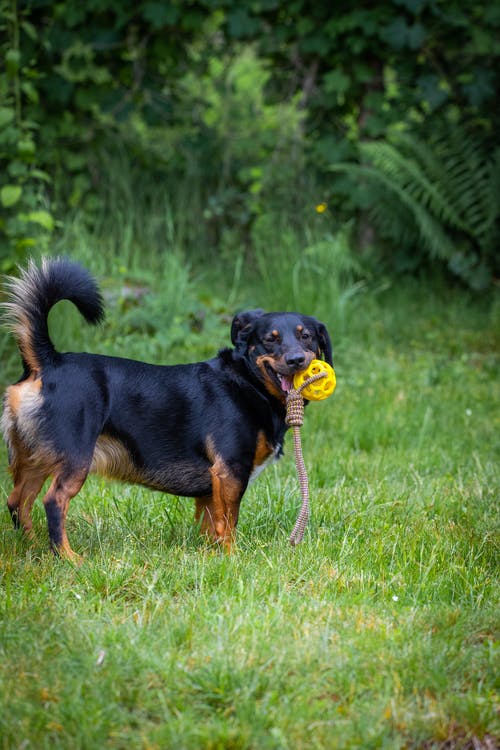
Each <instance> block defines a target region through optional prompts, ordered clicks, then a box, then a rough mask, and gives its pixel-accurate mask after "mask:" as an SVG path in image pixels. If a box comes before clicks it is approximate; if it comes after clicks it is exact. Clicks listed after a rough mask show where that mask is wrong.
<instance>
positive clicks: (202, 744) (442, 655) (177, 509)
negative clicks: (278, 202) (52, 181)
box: [0, 227, 500, 750]
mask: <svg viewBox="0 0 500 750" xmlns="http://www.w3.org/2000/svg"><path fill="white" fill-rule="evenodd" d="M68 231H69V230H68ZM72 231H73V234H72V235H71V236H70V237H69V236H68V235H67V236H66V238H65V239H66V247H71V248H72V250H71V254H72V255H73V256H74V257H76V258H79V259H81V260H82V261H83V262H84V263H86V264H87V265H89V266H90V267H91V268H92V269H93V270H94V271H95V272H96V274H97V275H98V276H99V278H100V280H101V283H102V286H103V289H104V294H105V297H106V301H107V308H108V318H107V322H106V323H105V324H104V325H103V326H102V328H100V329H97V330H90V329H88V328H87V327H86V326H85V325H83V324H82V323H81V322H80V321H79V319H78V316H77V315H76V314H75V313H73V311H72V310H71V309H70V306H69V304H68V305H66V303H62V304H61V305H60V306H59V307H60V308H61V309H60V310H57V309H56V310H54V312H53V315H52V318H51V330H52V331H53V332H54V339H55V340H56V342H57V344H58V346H59V348H61V349H74V350H78V349H84V348H85V349H87V350H91V351H96V352H97V351H100V352H108V353H113V354H122V355H126V356H134V357H140V358H144V359H146V360H149V361H155V362H165V363H167V362H180V361H194V360H195V359H198V358H199V359H203V358H207V357H210V356H213V355H214V354H215V353H216V351H217V350H218V349H219V348H221V347H223V346H226V345H228V343H229V325H230V320H231V315H232V314H233V313H234V312H235V311H236V310H237V309H241V308H243V307H247V306H248V307H251V306H263V307H266V308H267V309H272V308H275V309H276V308H280V307H285V308H288V309H291V308H299V309H301V310H302V311H303V312H307V313H310V314H316V315H317V316H318V317H319V318H320V319H321V320H323V321H324V322H325V323H326V324H327V326H328V328H329V330H330V332H331V334H332V337H333V344H334V363H335V368H336V373H337V381H338V385H337V390H336V392H335V393H334V395H333V396H332V397H331V398H330V399H328V400H327V401H325V402H322V403H318V404H312V405H311V406H310V407H309V408H308V410H307V413H306V419H305V424H304V426H303V428H302V443H303V450H304V456H305V462H306V466H307V468H308V472H309V483H310V494H311V506H312V515H311V519H310V523H309V526H308V529H307V531H306V536H305V539H304V542H303V543H302V544H301V545H300V546H298V547H297V548H292V547H291V546H290V545H289V543H288V536H289V534H290V532H291V529H292V527H293V524H294V521H295V518H296V514H297V512H298V509H299V506H300V493H299V488H298V482H297V478H296V473H295V466H294V461H293V450H292V443H291V439H290V436H288V439H287V441H286V446H285V456H284V458H283V459H282V460H281V461H280V462H279V463H277V464H275V465H273V466H272V467H270V468H268V469H267V470H266V472H264V473H263V474H262V475H261V476H260V477H259V479H258V480H257V481H256V482H255V483H254V484H253V485H252V486H251V488H250V489H249V490H248V491H247V494H246V496H245V498H244V501H243V505H242V512H241V516H240V522H239V526H238V542H237V546H236V549H235V551H234V552H233V553H232V554H230V555H228V554H226V553H224V552H223V551H221V550H219V549H217V548H214V547H211V546H210V545H208V544H207V542H206V541H204V540H203V539H201V538H200V537H199V535H198V533H197V530H196V528H195V527H194V523H193V510H194V509H193V503H192V502H191V501H190V500H188V499H183V498H176V497H171V496H164V495H161V494H160V493H155V492H151V491H149V490H145V489H142V488H139V487H135V486H128V485H119V484H116V483H112V482H108V481H105V480H103V479H100V478H95V477H93V478H91V479H89V480H88V482H87V483H86V485H85V487H84V488H83V490H82V491H81V492H80V494H79V495H78V496H77V497H76V498H75V499H74V500H73V501H72V503H71V508H70V512H69V518H68V534H69V537H70V540H71V543H72V546H73V548H74V549H75V550H76V551H77V552H79V553H80V554H81V555H83V558H84V560H83V563H82V565H81V566H80V567H73V566H72V565H70V564H69V563H67V562H64V561H62V560H59V559H56V558H55V557H54V556H53V555H52V554H51V553H50V551H49V549H48V541H47V532H46V522H45V514H44V510H43V507H42V504H41V503H40V502H39V501H38V502H37V503H36V505H35V510H34V529H35V540H34V541H33V542H32V543H28V542H27V541H26V540H25V539H24V538H23V537H22V535H21V534H20V533H19V532H17V531H15V530H14V529H13V528H12V526H11V522H10V518H9V516H8V513H7V509H6V507H5V500H6V498H7V495H8V493H9V488H10V479H9V476H8V473H7V469H6V464H7V456H6V451H5V449H4V448H2V451H1V453H0V465H1V469H0V500H1V501H2V504H3V506H4V507H3V509H2V510H1V511H0V612H1V615H0V738H1V739H0V747H2V748H3V749H4V750H12V749H13V748H19V749H21V748H22V750H27V749H28V748H33V749H36V750H41V749H43V748H51V749H54V748H71V749H72V750H75V749H78V748H82V749H87V748H114V749H123V750H125V748H127V749H129V748H141V749H143V750H146V749H148V750H153V748H157V749H158V750H163V748H176V750H195V749H197V748H203V749H207V750H250V749H252V750H254V749H255V750H257V749H258V750H278V749H279V750H286V749H288V750H302V749H303V750H306V749H307V750H310V749H316V750H329V749H336V748H339V749H340V748H393V749H394V750H396V749H399V748H407V750H416V749H417V748H419V749H421V750H431V748H441V749H442V750H444V749H445V748H446V749H449V750H454V749H455V748H471V749H472V748H474V750H478V749H480V748H481V749H483V750H493V748H496V747H498V743H499V738H500V726H499V723H500V722H499V715H498V711H499V704H498V693H497V692H496V688H497V687H498V682H497V680H498V668H499V659H498V654H499V649H498V623H499V606H498V605H499V586H498V520H499V519H498V496H499V479H500V471H499V455H498V454H499V450H498V449H499V434H500V429H499V428H500V420H499V405H500V387H499V380H498V354H499V343H500V342H499V330H500V327H499V322H500V320H499V319H500V306H499V304H498V299H495V297H494V296H493V295H489V294H488V295H483V296H482V297H481V298H478V297H477V296H474V295H473V294H472V293H470V292H467V291H464V289H461V288H457V287H450V286H449V285H448V286H447V285H445V284H444V282H442V281H439V280H435V279H434V280H429V279H427V280H424V279H421V280H415V279H413V280H412V279H405V278H398V279H396V278H393V277H391V276H390V275H386V276H384V277H383V278H382V279H381V278H380V277H378V278H376V279H372V278H370V277H369V276H364V275H363V271H362V269H359V268H358V267H357V261H356V260H355V259H354V258H353V256H352V255H351V254H350V251H349V243H348V240H347V239H346V236H344V235H342V234H340V235H337V236H333V237H332V236H328V237H324V236H322V237H321V238H318V237H317V236H310V237H308V238H306V239H302V240H300V241H299V240H297V239H294V238H293V237H292V236H291V235H287V234H286V232H285V233H282V234H281V235H280V237H279V239H277V241H276V244H275V245H274V248H275V249H274V252H270V251H268V252H267V253H266V252H265V249H264V248H263V250H262V253H261V254H260V255H259V254H258V253H257V256H256V260H255V262H254V264H253V266H252V268H251V269H249V268H247V266H246V264H245V262H244V261H243V260H242V259H241V258H240V259H239V260H238V261H236V262H234V263H233V264H227V263H226V264H225V266H224V268H225V271H224V273H222V272H221V268H220V266H217V267H215V266H214V267H212V265H211V263H209V262H208V263H207V262H198V263H196V262H193V263H189V264H188V263H187V261H186V258H185V257H183V256H182V254H181V253H180V252H177V251H176V250H175V248H173V249H172V248H170V250H169V252H168V253H167V254H163V255H161V256H158V257H155V258H152V257H151V256H148V262H147V263H146V262H144V261H143V260H142V261H141V258H142V259H143V258H144V257H145V252H146V251H145V250H144V251H143V252H144V255H142V256H141V250H140V249H139V250H138V251H137V252H136V254H134V253H135V251H133V250H132V249H130V252H129V248H128V245H127V243H126V241H125V239H124V238H122V240H123V241H121V242H120V243H118V244H120V248H121V249H120V253H121V254H119V253H118V252H116V251H115V250H113V249H110V248H108V247H107V245H106V242H105V240H104V239H103V238H101V245H100V248H101V249H100V250H99V251H98V250H96V246H95V245H94V244H93V243H94V240H95V239H96V238H93V240H92V242H91V241H90V240H89V239H88V238H87V239H86V238H85V233H84V232H83V231H79V228H78V227H76V228H74V229H73V230H72ZM62 249H63V248H62V245H61V247H55V248H54V253H56V252H61V251H62ZM145 269H147V271H146V270H145ZM0 356H2V360H3V363H4V366H3V368H2V374H1V378H0V380H1V381H2V386H4V385H5V384H6V383H7V382H9V381H10V380H12V379H13V378H15V377H18V375H19V372H20V371H19V367H18V364H17V361H16V356H15V352H14V349H13V347H12V343H11V342H10V341H9V339H8V337H7V336H6V335H5V334H4V333H2V338H1V339H0Z"/></svg>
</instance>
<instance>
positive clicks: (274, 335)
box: [262, 331, 280, 346]
mask: <svg viewBox="0 0 500 750" xmlns="http://www.w3.org/2000/svg"><path fill="white" fill-rule="evenodd" d="M262 340H263V342H264V344H265V346H272V345H273V344H275V343H276V342H279V341H280V335H279V333H278V331H272V332H271V333H266V335H265V336H264V338H263V339H262Z"/></svg>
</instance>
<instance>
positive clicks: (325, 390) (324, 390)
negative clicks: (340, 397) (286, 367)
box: [293, 359, 337, 401]
mask: <svg viewBox="0 0 500 750" xmlns="http://www.w3.org/2000/svg"><path fill="white" fill-rule="evenodd" d="M320 372H325V373H326V376H325V377H324V378H318V380H315V381H314V383H309V385H306V387H305V388H304V389H303V390H302V391H301V393H302V395H303V396H304V398H307V400H308V401H322V400H323V399H324V398H328V396H331V395H332V393H333V391H334V390H335V386H336V385H337V379H336V377H335V370H334V369H333V367H331V365H329V364H328V362H323V360H321V359H313V361H312V362H311V364H310V365H309V367H308V368H307V369H306V370H302V371H301V372H298V373H297V374H296V375H294V376H293V387H294V388H300V386H301V385H302V383H303V382H304V381H305V380H307V378H310V377H311V376H312V375H317V374H318V373H320Z"/></svg>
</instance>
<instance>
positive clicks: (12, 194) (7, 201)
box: [0, 185, 23, 208]
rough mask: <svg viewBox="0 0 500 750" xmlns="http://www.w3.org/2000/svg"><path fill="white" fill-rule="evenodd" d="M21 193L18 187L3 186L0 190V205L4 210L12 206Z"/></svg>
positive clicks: (20, 188)
mask: <svg viewBox="0 0 500 750" xmlns="http://www.w3.org/2000/svg"><path fill="white" fill-rule="evenodd" d="M22 193H23V189H22V187H20V186H19V185H4V186H3V188H2V189H1V190H0V203H1V204H2V206H4V208H10V207H11V206H14V205H15V204H16V203H17V201H18V200H19V198H20V197H21V195H22Z"/></svg>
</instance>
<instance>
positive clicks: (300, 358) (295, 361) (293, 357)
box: [285, 352, 306, 370]
mask: <svg viewBox="0 0 500 750" xmlns="http://www.w3.org/2000/svg"><path fill="white" fill-rule="evenodd" d="M285 362H286V363H287V365H288V366H289V367H293V368H294V369H297V370H300V368H301V367H304V365H305V363H306V356H305V354H304V353H303V352H290V354H287V355H286V357H285Z"/></svg>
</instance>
